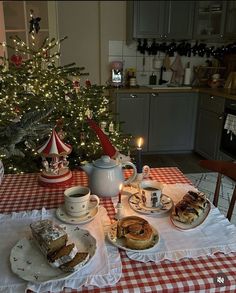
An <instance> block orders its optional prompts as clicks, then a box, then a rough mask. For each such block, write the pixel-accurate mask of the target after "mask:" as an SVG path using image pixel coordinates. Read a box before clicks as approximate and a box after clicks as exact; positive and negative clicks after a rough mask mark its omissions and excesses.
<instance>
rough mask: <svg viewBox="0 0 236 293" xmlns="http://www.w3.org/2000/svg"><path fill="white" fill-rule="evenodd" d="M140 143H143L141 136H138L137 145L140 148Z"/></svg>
mask: <svg viewBox="0 0 236 293" xmlns="http://www.w3.org/2000/svg"><path fill="white" fill-rule="evenodd" d="M142 145H143V138H142V137H140V138H139V139H138V147H139V148H141V146H142Z"/></svg>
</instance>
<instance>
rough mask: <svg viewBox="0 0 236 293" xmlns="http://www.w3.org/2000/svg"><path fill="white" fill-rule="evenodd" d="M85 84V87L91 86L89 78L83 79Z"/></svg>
mask: <svg viewBox="0 0 236 293" xmlns="http://www.w3.org/2000/svg"><path fill="white" fill-rule="evenodd" d="M85 85H86V87H91V82H90V80H88V79H86V81H85Z"/></svg>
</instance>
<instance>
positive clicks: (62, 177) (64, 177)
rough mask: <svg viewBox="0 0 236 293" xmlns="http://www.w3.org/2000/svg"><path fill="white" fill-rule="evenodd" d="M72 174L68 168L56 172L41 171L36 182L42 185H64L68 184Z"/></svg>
mask: <svg viewBox="0 0 236 293" xmlns="http://www.w3.org/2000/svg"><path fill="white" fill-rule="evenodd" d="M72 180H73V175H72V172H71V171H70V169H68V168H67V169H63V170H60V172H59V173H58V174H53V173H52V172H46V171H42V172H41V173H40V175H39V177H38V183H39V184H40V185H41V186H44V187H64V186H66V185H68V184H70V183H71V182H72Z"/></svg>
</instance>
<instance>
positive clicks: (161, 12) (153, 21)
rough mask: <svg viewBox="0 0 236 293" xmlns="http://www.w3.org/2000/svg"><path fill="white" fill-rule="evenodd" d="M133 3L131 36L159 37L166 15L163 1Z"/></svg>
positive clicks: (161, 33) (162, 30)
mask: <svg viewBox="0 0 236 293" xmlns="http://www.w3.org/2000/svg"><path fill="white" fill-rule="evenodd" d="M128 2H129V1H128ZM133 5H134V6H133V9H134V10H133V12H134V15H133V37H135V38H158V37H160V38H161V37H162V35H163V32H164V19H165V17H166V16H165V13H166V10H165V7H166V5H165V1H134V4H133Z"/></svg>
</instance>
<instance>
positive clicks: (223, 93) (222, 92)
mask: <svg viewBox="0 0 236 293" xmlns="http://www.w3.org/2000/svg"><path fill="white" fill-rule="evenodd" d="M157 87H158V86H157ZM110 90H111V91H112V92H114V93H137V94H138V93H140V94H141V93H178V92H181V93H188V92H197V93H205V94H208V95H212V96H219V97H223V98H226V99H232V100H236V90H234V94H233V93H232V90H231V89H225V88H203V87H202V88H201V87H192V88H190V87H186V88H185V87H180V88H178V87H176V88H175V87H164V88H154V89H153V88H151V87H148V86H140V87H129V88H128V87H124V88H117V89H116V88H111V89H110Z"/></svg>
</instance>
